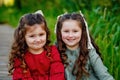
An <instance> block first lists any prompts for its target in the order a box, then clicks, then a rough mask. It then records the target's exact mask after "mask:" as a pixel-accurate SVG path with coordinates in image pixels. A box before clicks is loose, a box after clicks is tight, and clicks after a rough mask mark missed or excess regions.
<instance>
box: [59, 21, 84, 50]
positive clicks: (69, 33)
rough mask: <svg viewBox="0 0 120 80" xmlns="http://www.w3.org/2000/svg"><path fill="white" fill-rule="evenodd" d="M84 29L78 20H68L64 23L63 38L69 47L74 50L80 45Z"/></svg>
mask: <svg viewBox="0 0 120 80" xmlns="http://www.w3.org/2000/svg"><path fill="white" fill-rule="evenodd" d="M81 34H82V30H81V27H80V24H79V23H78V22H77V21H76V20H66V21H64V22H63V24H62V29H61V35H62V40H63V42H64V43H65V44H66V47H67V48H68V49H71V50H74V49H76V48H78V47H79V42H80V40H81Z"/></svg>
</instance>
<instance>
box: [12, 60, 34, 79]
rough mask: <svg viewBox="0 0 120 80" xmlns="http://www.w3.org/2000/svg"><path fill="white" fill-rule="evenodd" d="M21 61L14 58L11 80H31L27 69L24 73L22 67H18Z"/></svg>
mask: <svg viewBox="0 0 120 80" xmlns="http://www.w3.org/2000/svg"><path fill="white" fill-rule="evenodd" d="M20 64H21V62H20V61H19V60H18V59H15V63H14V71H13V79H12V80H33V79H32V77H31V76H30V72H29V70H27V72H26V73H23V70H22V68H21V67H20Z"/></svg>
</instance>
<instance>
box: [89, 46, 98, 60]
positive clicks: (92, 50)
mask: <svg viewBox="0 0 120 80" xmlns="http://www.w3.org/2000/svg"><path fill="white" fill-rule="evenodd" d="M89 57H90V58H91V57H99V55H98V54H97V52H96V49H94V48H93V49H89Z"/></svg>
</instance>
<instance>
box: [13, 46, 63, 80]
mask: <svg viewBox="0 0 120 80" xmlns="http://www.w3.org/2000/svg"><path fill="white" fill-rule="evenodd" d="M25 62H26V64H27V66H28V70H27V72H26V73H23V70H22V68H21V67H20V64H21V62H20V61H19V60H18V59H15V64H14V68H15V69H14V71H13V80H65V79H64V66H63V64H62V62H61V59H60V55H59V53H58V51H57V48H56V47H55V46H51V59H50V58H48V57H47V56H46V51H43V52H42V53H40V54H32V53H30V52H27V53H26V54H25Z"/></svg>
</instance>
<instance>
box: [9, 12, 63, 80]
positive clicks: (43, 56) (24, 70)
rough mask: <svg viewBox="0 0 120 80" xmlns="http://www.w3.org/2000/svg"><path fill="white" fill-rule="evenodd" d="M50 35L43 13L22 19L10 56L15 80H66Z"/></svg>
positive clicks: (10, 65)
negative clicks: (51, 43)
mask: <svg viewBox="0 0 120 80" xmlns="http://www.w3.org/2000/svg"><path fill="white" fill-rule="evenodd" d="M49 36H50V33H49V29H48V27H47V24H46V21H45V18H44V16H43V15H42V14H41V12H40V11H37V12H36V13H28V14H25V15H23V16H22V17H21V19H20V21H19V25H18V27H17V28H16V30H15V32H14V42H13V44H12V48H11V52H10V57H9V73H10V74H11V75H12V79H13V80H64V66H63V64H62V61H61V59H60V55H59V53H58V50H57V48H56V47H55V46H54V45H50V40H49Z"/></svg>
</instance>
